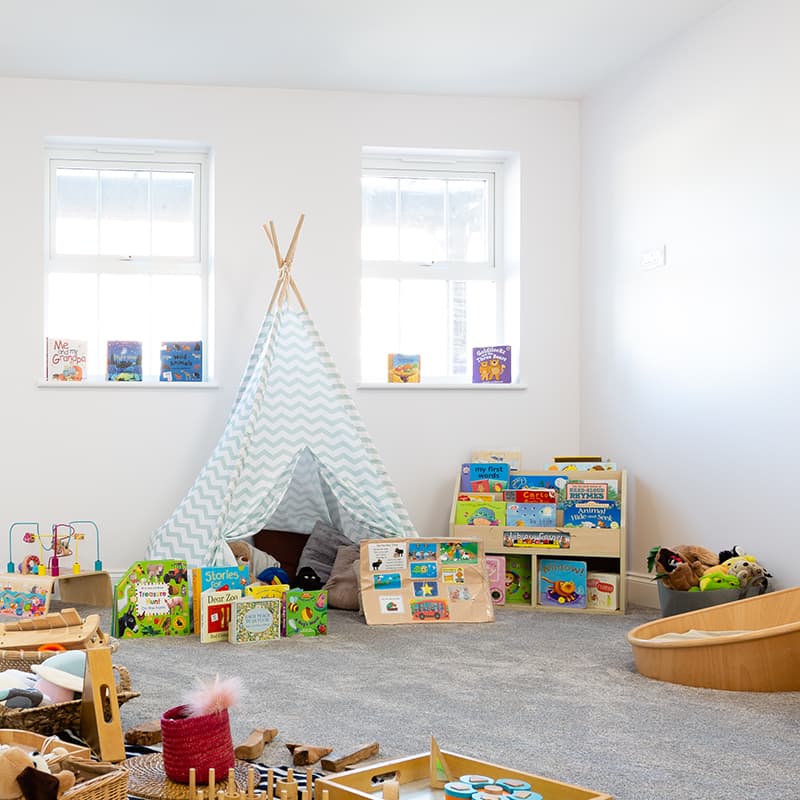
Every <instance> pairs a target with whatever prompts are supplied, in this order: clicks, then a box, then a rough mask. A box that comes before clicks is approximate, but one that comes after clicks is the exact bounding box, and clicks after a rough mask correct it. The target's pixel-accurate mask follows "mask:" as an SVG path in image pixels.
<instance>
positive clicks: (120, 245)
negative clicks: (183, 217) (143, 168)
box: [100, 169, 150, 256]
mask: <svg viewBox="0 0 800 800" xmlns="http://www.w3.org/2000/svg"><path fill="white" fill-rule="evenodd" d="M100 192H101V212H100V254H101V255H107V256H116V255H119V256H147V255H150V173H149V172H139V171H134V170H123V169H104V170H101V171H100Z"/></svg>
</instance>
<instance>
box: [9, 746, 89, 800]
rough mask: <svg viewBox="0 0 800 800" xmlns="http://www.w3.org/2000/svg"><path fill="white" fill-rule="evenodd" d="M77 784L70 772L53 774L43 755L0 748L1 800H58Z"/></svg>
mask: <svg viewBox="0 0 800 800" xmlns="http://www.w3.org/2000/svg"><path fill="white" fill-rule="evenodd" d="M74 785H75V775H73V774H72V773H71V772H69V771H67V770H61V771H60V772H58V773H56V774H55V775H52V774H51V773H50V768H49V767H48V766H47V762H46V761H45V760H44V758H42V757H41V756H35V757H34V756H31V755H28V753H26V752H25V751H24V750H22V749H21V748H19V747H13V746H6V745H0V800H18V798H21V797H24V798H25V800H56V799H57V798H58V797H60V796H61V795H62V794H63V793H64V792H66V791H67V789H71V788H72V787H73V786H74Z"/></svg>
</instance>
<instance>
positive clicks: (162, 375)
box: [158, 342, 203, 382]
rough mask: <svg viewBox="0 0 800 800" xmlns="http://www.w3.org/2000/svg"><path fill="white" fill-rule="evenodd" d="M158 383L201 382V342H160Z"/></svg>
mask: <svg viewBox="0 0 800 800" xmlns="http://www.w3.org/2000/svg"><path fill="white" fill-rule="evenodd" d="M160 354H161V368H160V370H159V373H158V379H159V380H160V381H166V382H171V381H183V382H187V381H188V382H196V381H202V380H203V343H202V342H161V351H160Z"/></svg>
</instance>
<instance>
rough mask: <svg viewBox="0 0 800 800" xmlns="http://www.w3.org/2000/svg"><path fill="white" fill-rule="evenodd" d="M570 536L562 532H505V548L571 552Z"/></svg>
mask: <svg viewBox="0 0 800 800" xmlns="http://www.w3.org/2000/svg"><path fill="white" fill-rule="evenodd" d="M570 541H571V538H570V535H569V534H568V533H563V532H562V531H549V530H548V531H525V530H505V531H503V547H552V548H553V549H554V550H569V547H570Z"/></svg>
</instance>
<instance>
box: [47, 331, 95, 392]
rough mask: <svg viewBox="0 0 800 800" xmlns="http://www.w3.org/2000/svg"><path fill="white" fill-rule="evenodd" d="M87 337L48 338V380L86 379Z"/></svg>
mask: <svg viewBox="0 0 800 800" xmlns="http://www.w3.org/2000/svg"><path fill="white" fill-rule="evenodd" d="M88 350H89V344H88V342H87V341H86V339H58V338H52V339H51V338H50V337H48V338H47V363H46V365H45V379H46V380H48V381H84V380H86V355H87V353H88Z"/></svg>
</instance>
